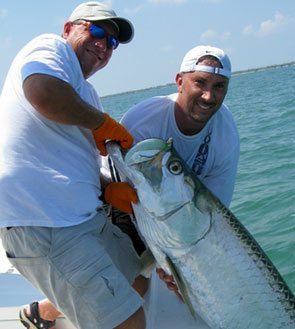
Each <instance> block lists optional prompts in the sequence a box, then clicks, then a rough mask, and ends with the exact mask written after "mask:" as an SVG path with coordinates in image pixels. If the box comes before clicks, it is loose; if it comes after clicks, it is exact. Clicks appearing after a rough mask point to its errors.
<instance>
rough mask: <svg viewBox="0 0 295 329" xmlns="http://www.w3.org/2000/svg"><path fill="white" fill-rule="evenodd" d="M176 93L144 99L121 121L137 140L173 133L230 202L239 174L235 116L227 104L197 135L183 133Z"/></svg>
mask: <svg viewBox="0 0 295 329" xmlns="http://www.w3.org/2000/svg"><path fill="white" fill-rule="evenodd" d="M176 97H177V94H172V95H169V96H159V97H153V98H150V99H148V100H145V101H143V102H141V103H139V104H137V105H135V106H134V107H132V108H131V109H130V110H128V111H127V112H126V113H125V115H124V116H123V118H122V120H121V123H122V124H123V125H124V126H125V127H126V128H127V129H128V130H129V132H130V133H131V134H132V135H133V137H134V140H135V142H139V141H141V140H143V139H147V138H162V139H164V140H167V139H168V138H170V137H172V139H173V145H174V147H175V149H176V151H177V152H178V153H179V155H180V156H181V157H182V158H183V160H184V161H186V163H187V164H188V165H189V166H190V167H191V168H193V169H194V170H195V171H196V172H197V174H198V176H199V178H200V179H201V181H202V182H203V183H204V184H205V185H206V186H207V188H209V189H210V190H211V191H212V192H213V193H214V194H215V195H216V196H217V197H218V198H219V199H220V200H221V201H222V202H223V204H224V205H225V206H227V207H228V206H229V204H230V202H231V199H232V195H233V190H234V184H235V178H236V172H237V165H238V160H239V154H240V141H239V135H238V131H237V127H236V124H235V122H234V119H233V116H232V114H231V112H230V110H229V109H228V107H227V106H226V105H225V104H222V106H221V108H220V109H219V110H218V111H217V112H216V113H215V114H214V115H213V117H212V118H211V119H210V120H209V121H208V123H207V124H206V126H205V127H204V128H203V129H202V131H201V132H199V133H198V134H196V135H192V136H187V135H184V134H183V133H182V132H181V131H180V130H179V129H178V127H177V124H176V121H175V115H174V105H175V100H176Z"/></svg>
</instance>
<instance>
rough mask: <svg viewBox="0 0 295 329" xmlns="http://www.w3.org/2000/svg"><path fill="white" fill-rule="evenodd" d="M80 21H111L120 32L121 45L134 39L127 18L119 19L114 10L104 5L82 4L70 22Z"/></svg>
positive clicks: (72, 15) (95, 3) (76, 9)
mask: <svg viewBox="0 0 295 329" xmlns="http://www.w3.org/2000/svg"><path fill="white" fill-rule="evenodd" d="M79 19H84V20H86V21H91V22H97V21H105V20H110V21H112V22H113V23H115V25H116V26H117V28H118V30H119V36H118V40H119V41H120V42H121V43H128V42H130V41H131V40H132V39H133V36H134V28H133V25H132V23H131V22H130V21H129V20H128V19H126V18H123V17H118V16H117V14H116V13H115V12H114V10H113V9H111V8H110V7H109V6H108V5H106V4H104V3H101V2H97V1H89V2H85V3H82V4H80V5H79V6H78V7H76V8H75V9H74V11H73V12H72V14H71V16H70V17H69V21H71V22H74V21H76V20H79Z"/></svg>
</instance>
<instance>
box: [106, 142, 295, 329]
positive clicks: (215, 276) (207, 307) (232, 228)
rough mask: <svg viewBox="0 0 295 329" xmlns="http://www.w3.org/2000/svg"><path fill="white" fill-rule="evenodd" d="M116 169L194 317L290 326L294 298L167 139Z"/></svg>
mask: <svg viewBox="0 0 295 329" xmlns="http://www.w3.org/2000/svg"><path fill="white" fill-rule="evenodd" d="M108 151H109V153H110V155H111V157H112V159H113V161H114V164H115V166H116V167H117V169H118V170H119V172H120V173H121V175H123V176H124V177H125V178H126V179H127V180H129V181H130V182H131V183H132V184H133V185H134V187H135V189H136V190H137V193H138V196H139V200H140V202H139V203H138V204H135V205H133V209H134V213H135V217H136V220H137V224H138V227H139V230H140V232H141V234H142V235H143V236H144V238H145V240H146V243H147V244H148V246H149V248H150V249H151V251H152V253H153V255H154V256H155V258H156V260H157V263H158V264H159V266H160V267H162V268H163V269H164V270H166V271H167V272H168V273H171V274H173V275H174V277H175V279H176V281H177V284H178V286H179V289H180V291H181V293H182V295H183V298H184V300H185V302H186V303H187V305H188V307H189V308H190V311H191V313H192V315H193V316H194V314H195V312H197V313H198V314H199V315H200V316H201V317H202V318H203V319H204V321H205V322H206V323H207V324H208V326H209V327H211V328H212V329H294V328H295V298H294V295H293V293H292V291H291V290H290V289H289V287H288V286H287V284H286V283H285V281H284V280H283V278H282V277H281V275H280V273H279V272H278V270H277V269H276V268H275V266H274V265H273V264H272V262H271V261H270V260H269V258H268V257H267V256H266V254H265V253H264V251H263V250H262V249H261V247H260V246H259V244H258V243H257V242H256V241H255V239H254V238H253V237H252V236H251V234H250V233H249V232H248V231H247V230H246V228H245V227H244V226H243V225H242V224H241V223H240V221H239V220H238V219H237V218H236V217H235V216H234V215H233V214H232V213H231V212H230V211H229V210H228V209H227V208H226V207H224V206H223V205H222V203H221V202H220V201H219V200H218V199H217V198H216V197H215V196H214V195H213V194H212V193H211V192H210V191H209V190H208V189H207V188H206V187H205V186H204V185H203V184H202V183H201V181H200V180H199V179H198V177H197V176H196V175H195V174H194V172H192V171H191V170H190V169H189V168H188V167H187V166H186V164H185V163H184V161H183V160H182V159H181V158H180V157H179V156H178V154H177V153H176V151H175V150H174V149H173V146H172V141H171V140H168V141H167V142H166V141H163V140H160V139H148V140H144V141H142V142H140V143H138V144H136V145H135V146H134V147H133V148H131V149H130V150H129V151H128V152H127V154H126V155H125V157H124V159H123V157H122V156H121V153H120V150H119V148H118V147H117V146H116V145H115V144H113V143H110V144H109V145H108Z"/></svg>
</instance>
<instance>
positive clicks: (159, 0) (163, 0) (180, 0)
mask: <svg viewBox="0 0 295 329" xmlns="http://www.w3.org/2000/svg"><path fill="white" fill-rule="evenodd" d="M148 2H151V3H154V4H156V5H160V4H162V3H169V4H182V3H185V2H187V0H148Z"/></svg>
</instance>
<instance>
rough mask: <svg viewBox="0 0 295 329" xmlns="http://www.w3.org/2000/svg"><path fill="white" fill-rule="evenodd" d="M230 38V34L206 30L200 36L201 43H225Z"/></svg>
mask: <svg viewBox="0 0 295 329" xmlns="http://www.w3.org/2000/svg"><path fill="white" fill-rule="evenodd" d="M230 36H231V33H230V32H223V33H218V32H216V31H215V30H210V29H209V30H207V31H205V32H203V33H202V34H201V36H200V41H201V42H210V41H225V40H228V39H229V38H230Z"/></svg>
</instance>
